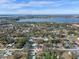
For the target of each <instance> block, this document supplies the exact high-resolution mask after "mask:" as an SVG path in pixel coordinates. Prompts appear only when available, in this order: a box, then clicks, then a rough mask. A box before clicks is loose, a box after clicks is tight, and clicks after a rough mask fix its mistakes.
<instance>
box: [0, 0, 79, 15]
mask: <svg viewBox="0 0 79 59" xmlns="http://www.w3.org/2000/svg"><path fill="white" fill-rule="evenodd" d="M0 14H79V0H0Z"/></svg>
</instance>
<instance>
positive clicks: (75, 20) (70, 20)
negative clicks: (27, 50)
mask: <svg viewBox="0 0 79 59" xmlns="http://www.w3.org/2000/svg"><path fill="white" fill-rule="evenodd" d="M18 22H59V23H79V18H51V19H21V20H19V21H18Z"/></svg>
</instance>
